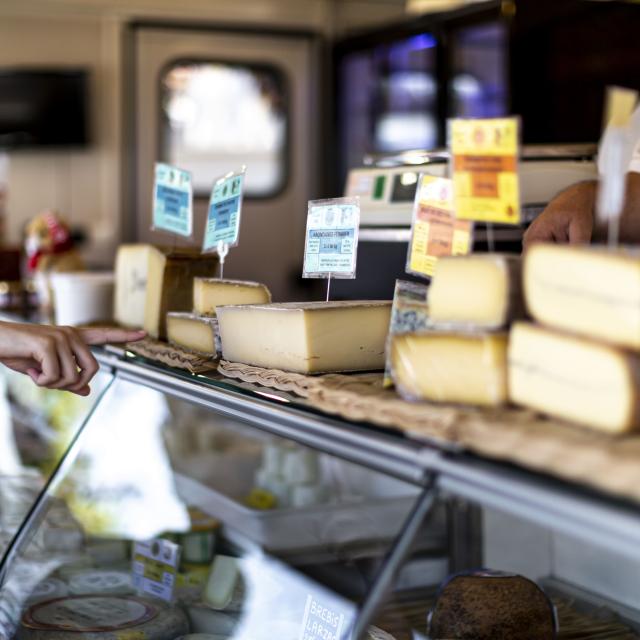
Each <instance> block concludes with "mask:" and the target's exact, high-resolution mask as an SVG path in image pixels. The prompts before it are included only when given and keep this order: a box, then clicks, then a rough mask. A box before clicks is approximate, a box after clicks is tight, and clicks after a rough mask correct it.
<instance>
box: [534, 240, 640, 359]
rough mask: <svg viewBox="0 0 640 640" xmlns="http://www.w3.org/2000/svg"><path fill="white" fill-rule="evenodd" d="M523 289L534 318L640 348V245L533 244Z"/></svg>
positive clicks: (587, 334) (559, 327) (571, 330)
mask: <svg viewBox="0 0 640 640" xmlns="http://www.w3.org/2000/svg"><path fill="white" fill-rule="evenodd" d="M524 291H525V298H526V301H527V307H528V309H529V312H530V313H531V315H532V316H533V317H534V318H535V319H536V320H537V321H538V322H540V323H542V324H546V325H549V326H551V327H556V328H558V329H564V330H566V331H569V332H572V333H579V334H582V335H585V336H590V337H593V338H598V339H600V340H604V341H606V342H610V343H611V344H616V345H620V346H622V347H628V348H630V349H633V350H636V351H640V250H637V249H635V250H632V249H625V248H616V249H613V250H610V249H607V248H605V247H571V246H560V245H550V244H536V245H534V246H533V247H531V249H529V250H528V251H527V253H526V256H525V261H524Z"/></svg>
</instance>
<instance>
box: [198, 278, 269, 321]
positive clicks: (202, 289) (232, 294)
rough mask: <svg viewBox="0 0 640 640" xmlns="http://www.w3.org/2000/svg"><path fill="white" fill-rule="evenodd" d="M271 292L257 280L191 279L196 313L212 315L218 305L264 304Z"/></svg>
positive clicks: (267, 301)
mask: <svg viewBox="0 0 640 640" xmlns="http://www.w3.org/2000/svg"><path fill="white" fill-rule="evenodd" d="M269 302H271V293H270V291H269V289H267V287H265V286H264V285H263V284H260V283H259V282H245V281H243V280H221V279H220V278H196V279H195V280H194V281H193V306H194V310H195V312H196V313H197V314H198V315H201V316H212V315H215V313H216V307H217V306H218V305H226V304H234V305H235V304H266V303H269Z"/></svg>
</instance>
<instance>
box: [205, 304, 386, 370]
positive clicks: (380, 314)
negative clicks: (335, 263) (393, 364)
mask: <svg viewBox="0 0 640 640" xmlns="http://www.w3.org/2000/svg"><path fill="white" fill-rule="evenodd" d="M217 314H218V323H219V326H220V339H221V341H222V354H223V357H224V359H225V360H230V361H233V362H242V363H245V364H249V365H255V366H257V367H266V368H270V369H282V370H284V371H294V372H297V373H329V372H338V371H370V370H382V369H384V351H385V341H386V337H387V332H388V329H389V319H390V315H391V302H388V301H376V300H367V301H343V302H289V303H280V304H265V305H242V306H225V307H218V309H217Z"/></svg>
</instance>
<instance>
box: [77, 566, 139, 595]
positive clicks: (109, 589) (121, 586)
mask: <svg viewBox="0 0 640 640" xmlns="http://www.w3.org/2000/svg"><path fill="white" fill-rule="evenodd" d="M69 592H70V593H72V594H74V595H88V594H90V593H93V594H107V593H109V594H125V593H132V592H133V584H132V581H131V575H130V574H129V573H126V572H124V571H108V570H104V569H92V570H90V571H82V572H79V573H76V574H75V575H74V576H72V577H71V578H70V579H69Z"/></svg>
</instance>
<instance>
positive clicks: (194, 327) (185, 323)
mask: <svg viewBox="0 0 640 640" xmlns="http://www.w3.org/2000/svg"><path fill="white" fill-rule="evenodd" d="M167 338H168V340H169V342H171V343H172V344H175V345H177V346H179V347H182V348H183V349H188V350H189V351H195V352H196V353H199V354H201V355H205V356H215V355H216V354H217V353H219V352H220V351H221V344H220V338H219V337H218V320H217V318H215V317H207V316H198V315H196V314H194V313H185V312H182V311H172V312H170V313H168V314H167Z"/></svg>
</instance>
